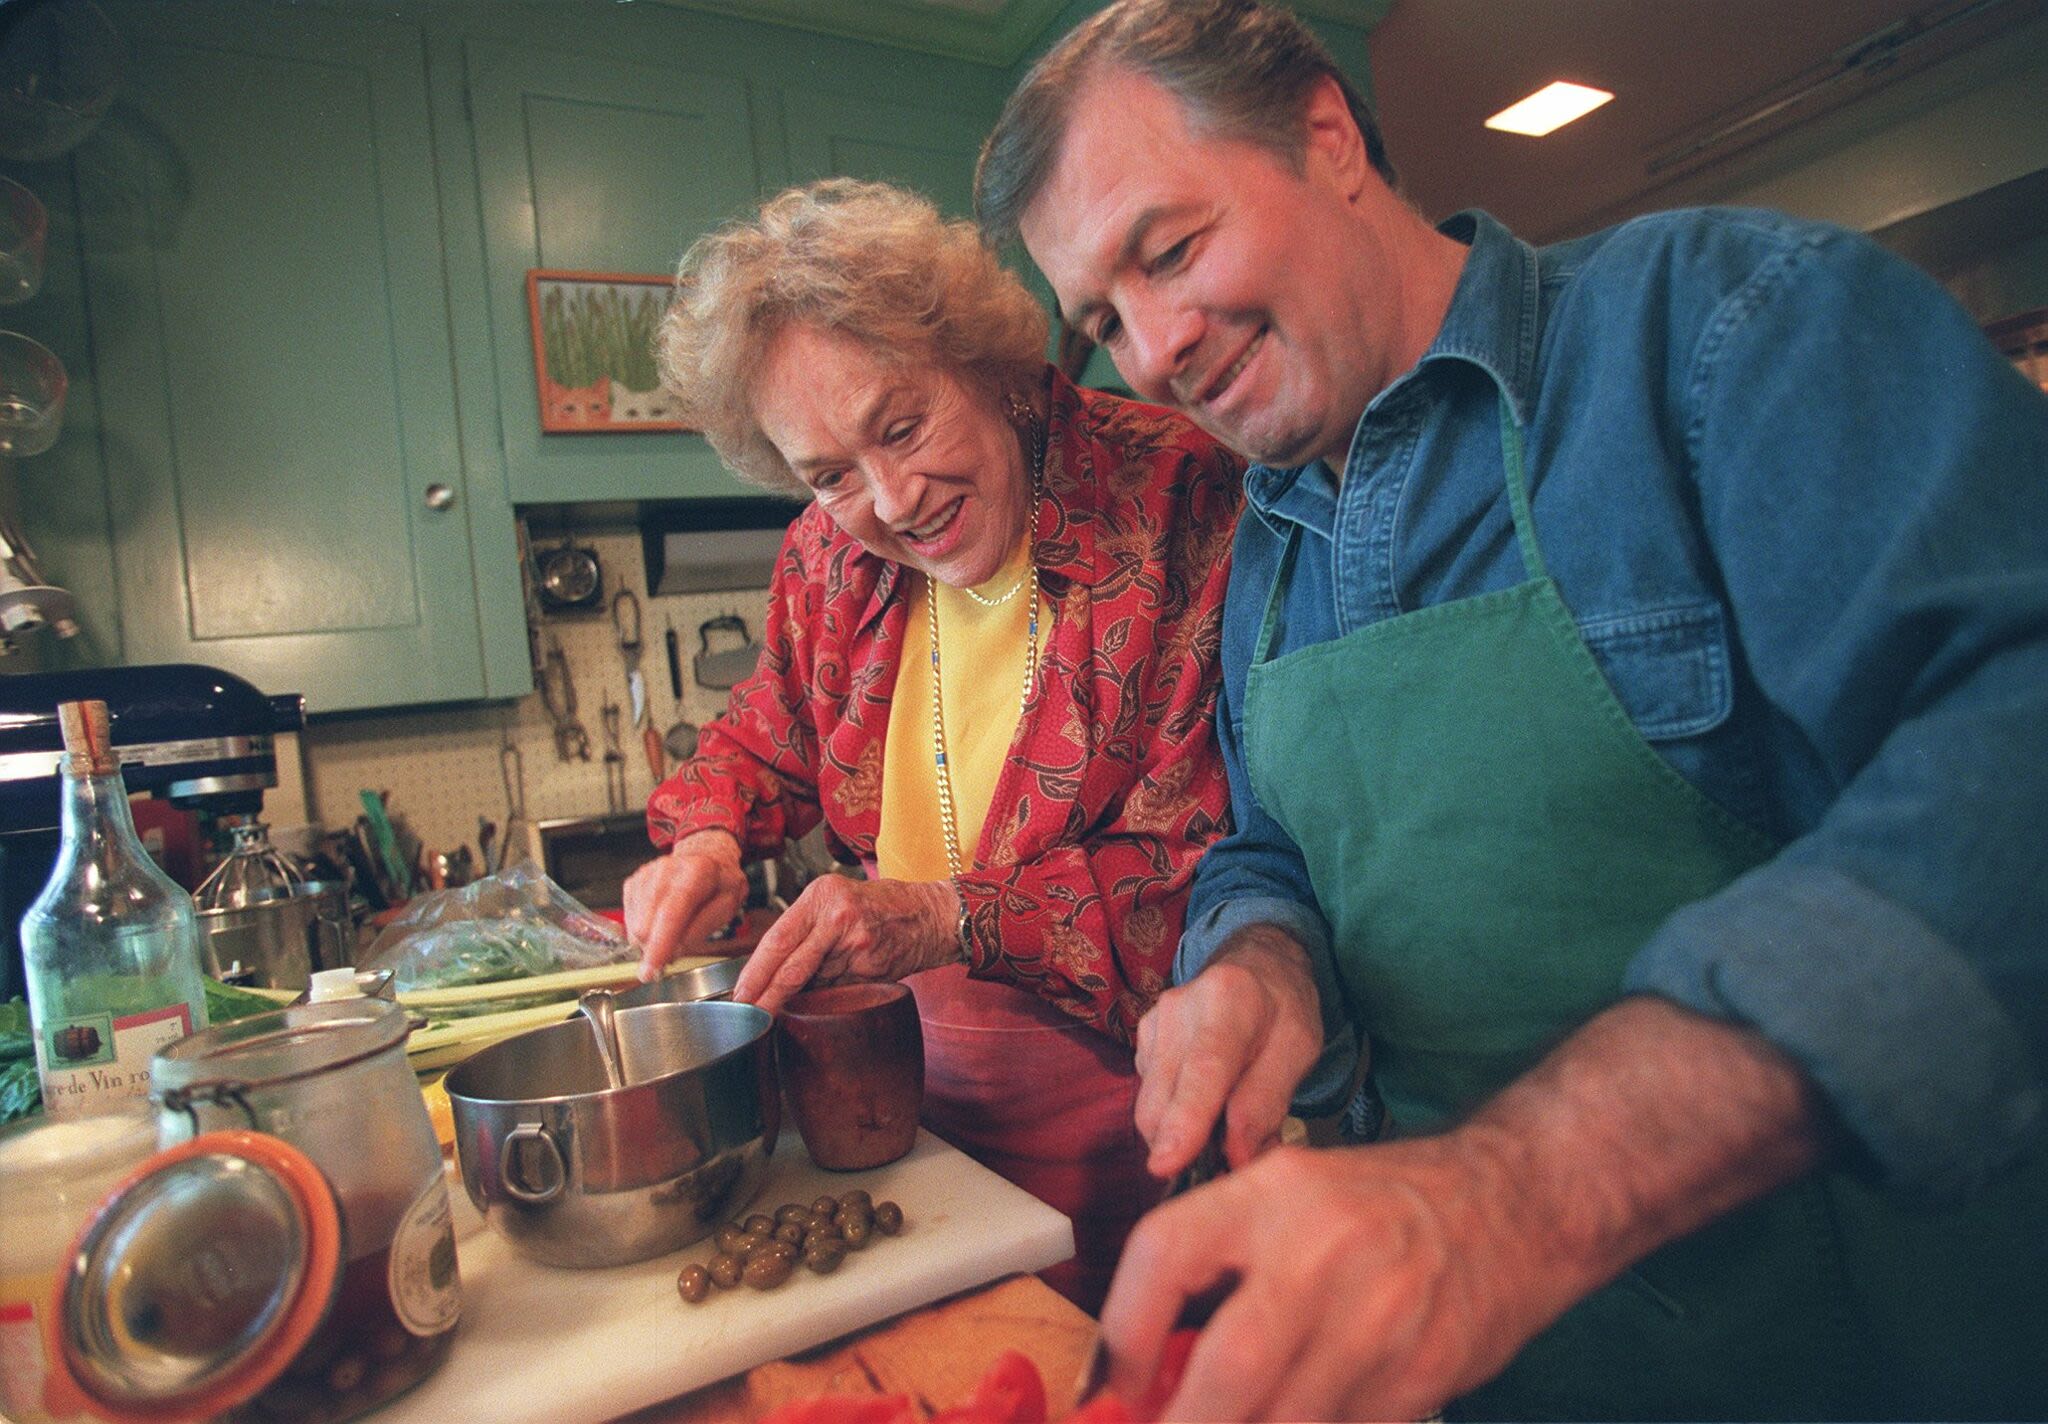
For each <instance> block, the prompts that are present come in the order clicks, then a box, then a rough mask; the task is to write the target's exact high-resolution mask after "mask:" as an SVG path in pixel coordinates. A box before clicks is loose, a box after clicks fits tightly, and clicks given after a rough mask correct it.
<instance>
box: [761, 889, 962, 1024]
mask: <svg viewBox="0 0 2048 1424" xmlns="http://www.w3.org/2000/svg"><path fill="white" fill-rule="evenodd" d="M961 957H962V952H961V949H960V896H959V893H958V892H957V891H955V890H954V889H953V886H952V883H951V882H950V881H945V880H939V881H933V882H930V883H919V882H913V881H908V880H849V879H847V878H846V877H845V876H843V875H826V876H822V877H820V878H819V879H817V880H813V881H812V882H811V883H810V884H809V885H807V886H805V887H804V893H803V894H801V895H799V896H797V897H796V903H795V904H794V905H791V906H790V907H789V909H788V910H787V911H785V912H784V914H783V916H782V918H781V919H779V920H777V921H776V922H775V923H774V924H773V925H771V926H769V928H768V933H766V934H764V935H762V936H761V942H760V943H759V944H758V945H756V946H754V952H753V954H752V955H751V956H749V958H748V960H747V967H746V968H745V969H744V970H742V971H741V972H740V980H739V983H738V984H736V985H734V986H733V991H732V996H733V998H735V999H737V1000H738V1001H739V1002H741V1003H743V1004H759V1005H760V1006H761V1007H762V1008H764V1009H766V1010H767V1011H768V1012H769V1013H771V1014H772V1013H777V1012H779V1011H780V1010H781V1008H782V1006H783V1004H784V1003H785V1002H787V1001H788V999H789V996H790V995H792V994H794V993H796V992H797V991H798V990H800V989H802V988H803V987H804V986H805V985H807V984H811V983H818V984H837V983H840V982H842V981H844V980H848V979H901V978H902V977H903V976H904V975H906V974H915V973H916V972H917V971H918V970H920V969H936V968H937V967H938V966H939V965H941V964H951V963H953V962H954V961H955V960H958V959H960V958H961Z"/></svg>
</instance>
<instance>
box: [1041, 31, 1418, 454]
mask: <svg viewBox="0 0 2048 1424" xmlns="http://www.w3.org/2000/svg"><path fill="white" fill-rule="evenodd" d="M1332 105H1334V106H1335V112H1334V113H1332V111H1331V106H1332ZM1346 131H1348V133H1349V135H1350V141H1351V142H1352V143H1357V142H1358V140H1357V138H1356V135H1357V130H1356V128H1355V126H1352V125H1351V121H1350V119H1349V116H1348V111H1346V110H1345V109H1344V103H1343V98H1342V95H1341V92H1340V91H1339V90H1338V89H1337V87H1336V86H1335V85H1334V84H1326V85H1325V86H1323V87H1322V88H1320V89H1318V90H1317V91H1316V92H1315V93H1314V94H1313V95H1312V96H1311V98H1310V101H1309V104H1308V108H1307V113H1306V114H1305V117H1304V132H1305V135H1306V138H1307V151H1306V154H1305V157H1304V162H1303V165H1302V169H1301V171H1300V172H1297V171H1295V169H1294V168H1293V167H1292V166H1290V165H1289V164H1288V163H1287V161H1286V160H1285V158H1283V157H1282V156H1281V155H1279V154H1276V153H1274V152H1272V151H1271V150H1270V149H1267V148H1264V147H1261V146H1258V145H1256V144H1252V143H1247V142H1243V141H1240V140H1235V139H1227V138H1216V137H1210V136H1206V135H1204V134H1202V133H1200V132H1198V131H1196V130H1193V129H1191V128H1190V127H1189V124H1188V119H1187V114H1186V111H1185V109H1184V108H1183V106H1182V104H1181V103H1180V101H1179V100H1178V99H1176V98H1175V97H1174V96H1173V95H1172V94H1171V93H1170V92H1169V91H1167V90H1166V89H1164V88H1162V87H1160V86H1159V85H1158V84H1156V83H1154V82H1153V81H1152V80H1150V79H1147V78H1144V77H1143V76H1140V75H1136V74H1133V73H1130V72H1128V71H1126V70H1121V69H1116V68H1105V69H1104V70H1103V71H1101V72H1099V73H1097V74H1095V75H1093V76H1091V77H1090V78H1089V79H1088V81H1087V82H1086V83H1085V84H1084V85H1083V86H1082V88H1081V90H1080V92H1079V93H1078V94H1077V95H1076V96H1075V99H1074V103H1073V107H1072V110H1071V118H1070V119H1069V121H1068V124H1067V128H1066V132H1065V135H1064V137H1063V140H1062V143H1061V146H1060V151H1059V156H1058V158H1057V160H1056V161H1055V163H1054V165H1053V168H1052V171H1051V174H1050V176H1049V178H1048V180H1047V182H1046V184H1045V186H1044V187H1043V188H1042V189H1041V190H1040V191H1039V193H1038V195H1037V196H1036V197H1035V198H1034V199H1033V200H1032V203H1031V205H1030V207H1029V208H1028V209H1026V211H1025V213H1024V216H1023V221H1022V222H1021V224H1020V225H1019V226H1020V230H1021V233H1022V236H1023V238H1024V245H1025V246H1026V247H1027V248H1028V249H1029V250H1030V252H1031V256H1032V258H1033V259H1034V260H1035V261H1036V262H1037V263H1038V266H1039V269H1040V270H1041V271H1043V272H1044V273H1045V275H1046V277H1047V279H1048V280H1050V281H1051V283H1052V286H1053V290H1054V291H1055V292H1056V293H1057V294H1058V296H1059V300H1060V307H1061V310H1062V311H1063V312H1065V313H1066V316H1067V319H1068V321H1070V322H1071V323H1073V325H1074V326H1075V327H1076V328H1078V329H1079V330H1080V331H1082V332H1083V333H1085V334H1086V335H1088V336H1089V337H1091V338H1093V339H1094V340H1095V341H1096V342H1098V343H1099V344H1101V345H1102V346H1104V347H1105V348H1107V350H1108V351H1109V353H1110V356H1111V358H1112V359H1114V360H1115V362H1116V366H1117V370H1118V371H1119V372H1121V373H1122V375H1123V377H1124V379H1125V380H1126V381H1128V382H1129V383H1130V386H1131V389H1132V390H1133V391H1135V392H1137V393H1138V394H1139V395H1140V396H1143V397H1145V398H1146V399H1148V400H1153V401H1158V402H1160V403H1162V404H1167V405H1172V406H1174V407H1176V408H1178V409H1180V410H1183V411H1185V412H1186V413H1187V414H1188V415H1189V416H1191V417H1192V418H1193V419H1194V421H1195V422H1196V423H1197V424H1198V425H1200V426H1201V427H1202V428H1203V429H1204V430H1207V431H1208V432H1209V433H1210V434H1212V435H1214V436H1216V437H1217V438H1218V439H1219V440H1222V441H1223V442H1224V443H1226V444H1228V445H1230V446H1231V447H1232V448H1233V449H1236V450H1238V451H1240V452H1242V453H1243V454H1245V455H1247V456H1249V457H1251V458H1252V459H1254V460H1258V461H1261V462H1263V463H1266V464H1272V465H1282V466H1285V465H1298V464H1303V463H1306V462H1307V461H1309V460H1311V459H1314V458H1315V457H1316V456H1319V455H1321V456H1326V457H1328V458H1329V459H1330V460H1331V461H1332V463H1333V464H1336V465H1338V466H1339V467H1341V465H1342V461H1343V455H1344V451H1345V448H1346V446H1347V445H1348V443H1349V441H1350V438H1351V431H1352V429H1353V427H1354V426H1355V425H1356V424H1357V421H1358V417H1359V416H1360V415H1361V414H1362V413H1363V412H1364V410H1365V406H1366V403H1367V402H1368V401H1369V400H1370V399H1371V398H1372V396H1373V395H1374V394H1375V393H1376V392H1378V391H1379V390H1380V389H1382V388H1383V387H1384V386H1385V385H1386V384H1387V383H1388V382H1389V381H1391V380H1392V379H1393V378H1394V376H1396V375H1398V374H1400V370H1401V369H1402V367H1401V366H1393V368H1392V369H1389V367H1390V366H1391V365H1392V360H1391V351H1390V348H1391V347H1392V344H1393V343H1392V340H1391V338H1390V336H1389V335H1388V333H1387V332H1386V331H1385V329H1384V323H1385V322H1386V320H1387V316H1388V312H1389V310H1390V305H1391V304H1389V303H1386V302H1383V301H1379V300H1376V299H1374V298H1373V297H1372V295H1371V294H1370V293H1368V292H1366V291H1364V290H1362V281H1361V274H1363V273H1368V272H1372V271H1374V265H1373V264H1374V261H1375V257H1376V251H1377V249H1376V246H1375V243H1374V241H1373V237H1374V234H1375V231H1376V229H1375V227H1374V225H1373V224H1372V223H1370V222H1363V223H1362V222H1361V221H1360V207H1359V204H1358V201H1357V197H1358V195H1359V194H1360V193H1361V192H1364V195H1365V196H1364V201H1365V202H1367V203H1372V202H1385V203H1395V202H1396V201H1397V200H1395V199H1394V198H1393V196H1392V195H1391V194H1390V193H1388V192H1387V191H1386V189H1385V187H1384V185H1382V184H1380V183H1379V181H1378V179H1377V178H1376V177H1375V178H1371V179H1370V180H1369V181H1370V183H1371V189H1370V190H1366V189H1365V187H1364V183H1363V182H1362V181H1361V179H1360V177H1359V175H1358V170H1359V166H1360V163H1362V158H1361V159H1360V160H1359V161H1358V162H1351V161H1347V159H1346V156H1345V155H1344V154H1343V153H1342V151H1341V146H1342V145H1343V143H1344V142H1345V139H1344V133H1345V132H1346ZM1380 270H1381V271H1384V270H1385V269H1384V267H1382V268H1381V269H1380ZM1388 275H1389V276H1391V274H1388Z"/></svg>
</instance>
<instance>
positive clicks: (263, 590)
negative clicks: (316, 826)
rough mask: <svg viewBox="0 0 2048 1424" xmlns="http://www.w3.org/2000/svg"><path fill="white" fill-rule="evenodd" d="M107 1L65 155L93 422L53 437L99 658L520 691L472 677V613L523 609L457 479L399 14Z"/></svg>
mask: <svg viewBox="0 0 2048 1424" xmlns="http://www.w3.org/2000/svg"><path fill="white" fill-rule="evenodd" d="M113 13H114V15H115V18H116V21H117V23H118V24H119V25H120V27H121V28H122V30H123V32H124V34H125V35H126V36H127V37H128V38H129V40H130V41H131V43H132V44H133V46H134V50H135V53H136V55H137V56H138V62H137V63H135V64H133V65H132V67H131V69H130V72H129V75H128V77H127V81H126V85H125V88H124V90H123V93H122V102H121V104H120V106H119V107H118V108H117V109H116V111H115V112H114V113H113V115H111V116H110V118H109V119H108V120H107V121H106V122H105V123H104V124H103V125H102V126H101V127H100V129H99V130H98V131H97V132H96V133H95V134H94V135H93V136H92V137H91V138H89V139H88V140H87V141H86V143H85V144H84V145H83V146H81V147H80V148H79V149H78V150H77V151H76V154H75V173H76V183H77V198H76V202H77V212H76V222H77V236H78V250H79V252H80V254H81V256H82V265H83V271H84V287H85V306H86V310H87V313H88V321H89V331H90V338H91V361H92V367H93V377H94V382H95V385H96V387H97V395H98V416H99V420H98V428H97V430H96V431H91V432H84V431H73V432H70V433H71V434H72V435H73V436H75V437H77V438H91V437H92V436H94V435H96V436H97V439H98V442H99V447H100V452H101V458H102V460H103V462H104V469H105V487H106V499H107V508H108V537H109V541H110V545H111V551H112V567H113V575H114V579H113V581H114V586H115V597H116V601H117V606H118V619H119V630H120V631H119V642H120V650H119V651H120V660H122V661H125V662H131V663H140V662H158V661H192V662H202V663H210V664H214V665H216V666H219V667H223V668H226V669H229V670H231V671H233V672H236V673H239V674H241V675H242V676H244V677H247V678H248V679H249V680H251V681H252V682H254V683H256V684H257V685H258V686H260V687H263V688H265V689H268V690H272V691H279V692H283V691H297V692H303V693H304V694H305V695H306V699H307V706H308V708H309V710H311V711H314V712H329V711H339V710H345V709H352V708H363V707H375V706H388V705H394V704H402V703H415V702H436V701H448V700H455V699H469V698H479V697H484V696H487V695H511V694H515V693H517V692H520V691H523V690H525V687H526V686H527V685H530V684H529V683H527V682H526V678H527V673H526V669H525V668H524V667H523V666H522V665H519V664H513V665H511V666H508V667H505V668H502V669H501V670H500V676H499V677H498V679H497V680H496V681H495V683H494V681H493V679H492V678H490V677H489V676H487V670H486V667H485V657H484V647H485V638H484V634H483V620H484V619H486V618H496V619H501V620H507V619H508V620H510V621H511V622H512V623H513V624H515V625H517V624H518V623H520V621H521V620H522V619H523V613H522V611H521V602H520V591H519V580H518V569H517V564H516V561H515V560H513V559H510V558H505V559H503V560H497V561H493V562H492V563H491V564H490V565H488V566H487V565H486V564H485V563H483V562H481V561H479V560H478V559H476V557H475V552H476V544H475V541H473V539H472V526H473V524H476V523H479V522H483V521H497V522H501V523H502V524H503V525H504V526H505V530H504V531H503V533H502V535H501V536H500V537H498V538H497V540H496V542H497V543H498V544H499V545H500V546H501V547H503V548H507V549H509V547H510V546H511V542H512V541H511V537H510V532H509V526H510V522H511V515H510V510H509V508H508V507H507V506H506V505H505V503H504V501H503V498H502V494H501V493H500V494H499V495H498V496H497V497H496V498H495V499H493V498H492V497H491V494H490V492H489V491H484V492H483V497H482V498H481V499H477V498H472V494H473V491H472V490H471V488H470V484H471V482H470V481H468V480H466V479H465V476H464V466H463V452H462V449H461V444H460V440H459V438H458V423H457V404H456V393H455V388H454V374H453V362H452V359H451V352H450V337H449V312H448V296H447V286H446V282H445V280H444V275H443V264H444V260H445V254H444V247H443V240H442V225H441V218H440V204H439V197H438V194H437V192H436V185H435V163H434V142H435V135H434V132H433V126H432V121H431V118H430V109H431V106H430V103H429V95H428V89H427V69H426V55H425V47H424V44H423V41H422V36H421V32H420V30H419V28H418V27H417V26H416V25H410V24H405V23H400V22H395V21H391V20H388V19H383V18H379V17H377V16H375V15H368V14H361V13H358V14H355V15H345V14H339V13H336V12H332V11H325V12H323V11H317V10H312V9H287V8H285V7H278V6H254V5H252V6H247V7H243V6H228V5H209V6H206V7H203V8H202V7H193V6H188V5H139V4H138V5H122V6H118V7H113ZM30 513H31V516H32V515H33V511H31V512H30ZM31 523H33V519H32V517H31ZM32 537H33V536H32ZM500 641H501V643H502V642H505V641H507V640H505V639H503V638H501V639H500ZM521 641H522V642H523V639H522V640H521ZM520 663H523V659H521V660H520Z"/></svg>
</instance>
